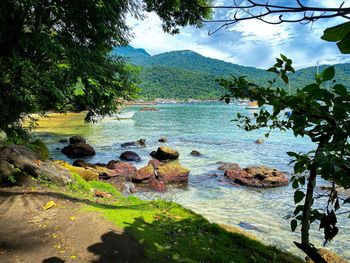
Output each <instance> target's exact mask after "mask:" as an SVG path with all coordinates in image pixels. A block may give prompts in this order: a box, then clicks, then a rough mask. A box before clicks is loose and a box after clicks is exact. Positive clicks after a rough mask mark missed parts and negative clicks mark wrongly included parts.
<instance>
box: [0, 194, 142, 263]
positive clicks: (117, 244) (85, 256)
mask: <svg viewBox="0 0 350 263" xmlns="http://www.w3.org/2000/svg"><path fill="white" fill-rule="evenodd" d="M49 201H54V202H55V204H58V206H57V207H54V208H51V209H48V210H43V207H44V206H45V205H46V204H47V203H48V202H49ZM82 205H83V202H81V201H79V200H75V199H73V198H67V197H65V196H64V195H60V194H55V193H50V192H46V191H36V192H32V191H30V189H24V188H16V189H13V188H12V189H0V262H2V263H14V262H28V263H34V262H45V263H47V262H123V263H125V262H128V263H130V262H143V258H144V257H143V249H142V247H141V246H140V245H139V244H138V243H137V242H136V241H135V240H134V239H133V238H132V237H130V236H129V235H128V234H126V233H125V232H124V231H123V230H122V229H118V228H117V227H115V226H114V225H113V224H112V223H110V222H107V221H106V220H105V219H104V218H103V217H101V216H100V215H99V214H98V213H96V212H79V210H80V208H81V207H82Z"/></svg>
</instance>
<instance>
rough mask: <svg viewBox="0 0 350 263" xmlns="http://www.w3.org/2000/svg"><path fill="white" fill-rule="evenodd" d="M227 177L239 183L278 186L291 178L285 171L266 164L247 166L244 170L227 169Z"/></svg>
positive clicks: (256, 185)
mask: <svg viewBox="0 0 350 263" xmlns="http://www.w3.org/2000/svg"><path fill="white" fill-rule="evenodd" d="M225 177H226V178H227V179H229V180H231V181H233V182H235V183H237V184H240V185H247V186H255V187H276V186H282V185H287V184H288V183H289V179H288V178H287V177H285V175H284V173H282V172H280V171H278V170H277V169H275V168H267V167H266V166H259V167H253V166H251V167H246V168H244V169H243V170H241V169H238V168H236V169H234V170H225Z"/></svg>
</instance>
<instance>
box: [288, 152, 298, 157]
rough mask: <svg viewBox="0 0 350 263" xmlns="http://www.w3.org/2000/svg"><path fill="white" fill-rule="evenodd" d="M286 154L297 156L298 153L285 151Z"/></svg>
mask: <svg viewBox="0 0 350 263" xmlns="http://www.w3.org/2000/svg"><path fill="white" fill-rule="evenodd" d="M286 153H287V154H288V156H291V157H298V154H297V153H295V152H286Z"/></svg>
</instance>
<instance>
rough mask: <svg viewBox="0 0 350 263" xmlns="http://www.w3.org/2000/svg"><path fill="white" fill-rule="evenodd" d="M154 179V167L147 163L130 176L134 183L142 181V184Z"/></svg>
mask: <svg viewBox="0 0 350 263" xmlns="http://www.w3.org/2000/svg"><path fill="white" fill-rule="evenodd" d="M155 179H156V176H155V173H154V168H153V165H152V164H148V165H147V166H145V167H143V168H141V169H140V170H138V171H137V173H136V174H134V176H133V177H132V181H133V182H134V183H142V184H148V183H150V182H151V181H153V180H155Z"/></svg>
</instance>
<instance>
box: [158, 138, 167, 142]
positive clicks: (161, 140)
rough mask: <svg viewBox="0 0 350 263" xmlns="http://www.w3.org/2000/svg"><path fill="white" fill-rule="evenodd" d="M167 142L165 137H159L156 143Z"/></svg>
mask: <svg viewBox="0 0 350 263" xmlns="http://www.w3.org/2000/svg"><path fill="white" fill-rule="evenodd" d="M167 141H168V139H167V138H165V137H161V138H159V139H158V142H167Z"/></svg>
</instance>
